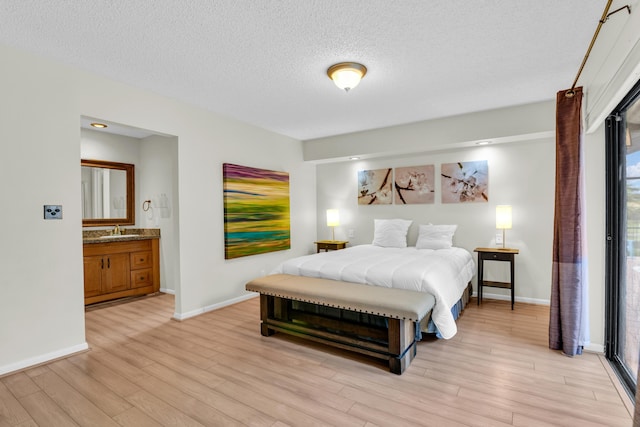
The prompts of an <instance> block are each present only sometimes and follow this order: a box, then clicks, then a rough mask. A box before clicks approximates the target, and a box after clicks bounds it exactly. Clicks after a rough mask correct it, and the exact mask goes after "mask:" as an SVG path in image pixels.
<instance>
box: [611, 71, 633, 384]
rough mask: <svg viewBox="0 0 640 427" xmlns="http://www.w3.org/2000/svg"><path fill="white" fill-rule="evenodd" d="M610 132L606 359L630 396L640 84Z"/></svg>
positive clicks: (613, 119) (613, 118)
mask: <svg viewBox="0 0 640 427" xmlns="http://www.w3.org/2000/svg"><path fill="white" fill-rule="evenodd" d="M606 129H607V141H606V143H607V144H606V145H607V172H606V174H607V199H606V211H607V214H606V215H607V252H606V254H607V266H606V269H607V284H606V310H607V314H606V322H607V325H606V349H605V350H606V357H607V359H608V360H609V361H610V362H611V364H612V366H613V368H614V370H615V371H616V373H617V374H618V376H619V377H620V379H621V380H622V383H623V384H624V386H625V388H626V389H627V391H628V392H629V394H630V395H632V396H633V395H634V394H635V393H636V388H637V378H638V363H639V360H638V359H639V356H640V82H638V84H636V86H635V87H634V88H633V89H632V90H631V92H630V93H629V94H628V95H627V96H626V97H625V99H624V100H623V101H622V102H621V103H620V104H619V105H618V107H617V108H616V109H615V110H614V111H613V112H612V113H611V115H610V116H609V117H608V118H607V121H606Z"/></svg>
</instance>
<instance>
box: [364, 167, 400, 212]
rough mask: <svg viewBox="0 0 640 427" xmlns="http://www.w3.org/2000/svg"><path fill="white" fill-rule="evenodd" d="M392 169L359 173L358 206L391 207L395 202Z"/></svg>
mask: <svg viewBox="0 0 640 427" xmlns="http://www.w3.org/2000/svg"><path fill="white" fill-rule="evenodd" d="M391 171H392V169H391V168H389V169H374V170H363V171H358V204H359V205H390V204H391V201H392V200H393V195H392V187H391V183H392V182H393V177H392V176H391Z"/></svg>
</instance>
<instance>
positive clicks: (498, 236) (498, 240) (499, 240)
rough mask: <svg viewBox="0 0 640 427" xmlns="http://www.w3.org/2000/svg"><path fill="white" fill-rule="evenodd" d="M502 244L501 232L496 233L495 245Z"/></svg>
mask: <svg viewBox="0 0 640 427" xmlns="http://www.w3.org/2000/svg"><path fill="white" fill-rule="evenodd" d="M501 244H502V233H496V245H501Z"/></svg>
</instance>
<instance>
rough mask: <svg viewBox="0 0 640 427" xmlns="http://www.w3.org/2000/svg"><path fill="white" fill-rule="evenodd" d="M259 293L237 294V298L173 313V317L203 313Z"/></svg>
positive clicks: (178, 318)
mask: <svg viewBox="0 0 640 427" xmlns="http://www.w3.org/2000/svg"><path fill="white" fill-rule="evenodd" d="M258 295H259V294H257V293H255V292H251V293H247V294H246V295H242V296H239V297H237V298H232V299H229V300H226V301H222V302H219V303H217V304H212V305H208V306H206V307H202V308H198V309H196V310H191V311H188V312H186V313H182V314H180V313H173V318H174V319H176V320H185V319H188V318H190V317H194V316H198V315H200V314H204V313H206V312H208V311H213V310H218V309H220V308H222V307H226V306H228V305H233V304H237V303H239V302H242V301H246V300H249V299H251V298H256V297H257V296H258Z"/></svg>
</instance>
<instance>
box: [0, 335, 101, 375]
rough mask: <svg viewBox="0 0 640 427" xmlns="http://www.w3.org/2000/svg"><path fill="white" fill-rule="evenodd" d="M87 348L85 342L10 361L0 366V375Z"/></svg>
mask: <svg viewBox="0 0 640 427" xmlns="http://www.w3.org/2000/svg"><path fill="white" fill-rule="evenodd" d="M88 349H89V345H88V344H87V343H86V342H85V343H82V344H78V345H74V346H72V347H67V348H62V349H60V350H56V351H52V352H50V353H45V354H41V355H39V356H36V357H30V358H29V359H24V360H21V361H19V362H15V363H11V364H9V365H4V366H0V376H2V375H5V374H8V373H10V372H16V371H20V370H22V369H25V368H29V367H32V366H35V365H40V364H42V363H46V362H50V361H52V360H55V359H60V358H62V357H66V356H70V355H72V354H74V353H79V352H81V351H85V350H88Z"/></svg>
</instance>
